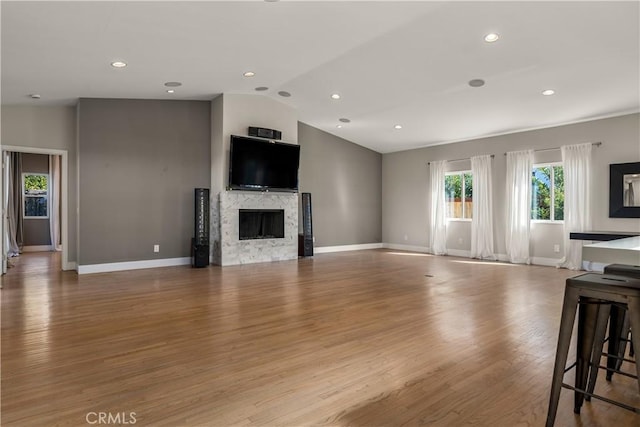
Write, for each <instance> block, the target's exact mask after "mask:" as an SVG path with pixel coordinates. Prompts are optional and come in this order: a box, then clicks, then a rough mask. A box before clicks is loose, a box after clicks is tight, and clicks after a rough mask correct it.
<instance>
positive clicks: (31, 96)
mask: <svg viewBox="0 0 640 427" xmlns="http://www.w3.org/2000/svg"><path fill="white" fill-rule="evenodd" d="M29 97H30V98H31V99H40V94H39V93H32V94H31V95H29Z"/></svg>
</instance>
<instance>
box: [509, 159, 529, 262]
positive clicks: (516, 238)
mask: <svg viewBox="0 0 640 427" xmlns="http://www.w3.org/2000/svg"><path fill="white" fill-rule="evenodd" d="M532 169H533V150H525V151H512V152H509V153H507V200H506V208H507V213H506V239H505V243H506V249H507V256H508V257H509V261H510V262H512V263H517V264H530V263H531V259H530V257H529V236H530V234H531V227H530V221H531V173H532Z"/></svg>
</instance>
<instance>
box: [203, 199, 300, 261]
mask: <svg viewBox="0 0 640 427" xmlns="http://www.w3.org/2000/svg"><path fill="white" fill-rule="evenodd" d="M219 209H220V211H219V215H220V216H219V218H220V222H219V224H220V235H219V236H220V237H219V238H220V265H223V266H226V265H236V264H250V263H257V262H268V261H283V260H292V259H297V258H298V193H275V192H254V191H237V190H233V191H222V192H221V193H220V204H219ZM240 209H283V210H284V238H278V239H258V240H240V238H239V227H240V215H239V212H240ZM212 225H213V226H215V222H214V223H213V224H212ZM214 234H215V233H214Z"/></svg>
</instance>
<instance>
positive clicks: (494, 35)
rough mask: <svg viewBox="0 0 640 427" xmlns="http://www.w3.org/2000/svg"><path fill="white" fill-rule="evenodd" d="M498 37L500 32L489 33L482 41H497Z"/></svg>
mask: <svg viewBox="0 0 640 427" xmlns="http://www.w3.org/2000/svg"><path fill="white" fill-rule="evenodd" d="M499 38H500V34H497V33H489V34H487V35H486V36H484V41H486V42H487V43H493V42H497V41H498V39H499Z"/></svg>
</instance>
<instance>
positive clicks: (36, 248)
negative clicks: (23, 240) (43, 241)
mask: <svg viewBox="0 0 640 427" xmlns="http://www.w3.org/2000/svg"><path fill="white" fill-rule="evenodd" d="M52 250H53V246H51V245H36V246H23V247H22V252H51V251H52Z"/></svg>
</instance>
